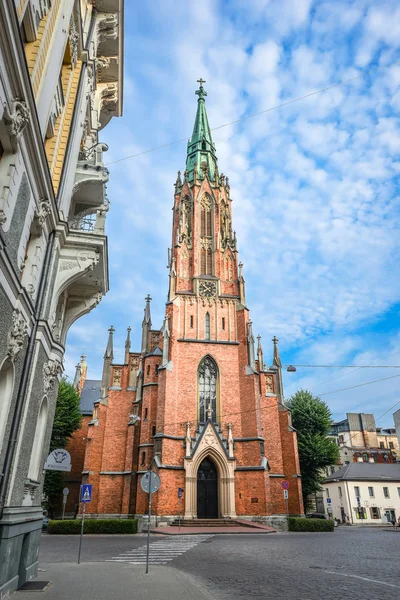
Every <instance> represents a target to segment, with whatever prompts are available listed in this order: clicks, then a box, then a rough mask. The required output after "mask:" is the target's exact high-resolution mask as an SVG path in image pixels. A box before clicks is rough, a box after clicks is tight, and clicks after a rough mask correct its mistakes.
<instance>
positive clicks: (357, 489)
mask: <svg viewBox="0 0 400 600" xmlns="http://www.w3.org/2000/svg"><path fill="white" fill-rule="evenodd" d="M354 494H355V496H356V498H359V497H360V488H359V486H358V485H355V486H354Z"/></svg>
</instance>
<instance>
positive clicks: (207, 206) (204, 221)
mask: <svg viewBox="0 0 400 600" xmlns="http://www.w3.org/2000/svg"><path fill="white" fill-rule="evenodd" d="M211 208H212V203H211V198H210V197H209V196H204V197H203V198H202V199H201V203H200V235H201V236H202V237H211V236H212V231H211V224H212V219H211Z"/></svg>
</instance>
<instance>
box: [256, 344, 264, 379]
mask: <svg viewBox="0 0 400 600" xmlns="http://www.w3.org/2000/svg"><path fill="white" fill-rule="evenodd" d="M257 342H258V343H257V359H258V370H259V371H260V372H261V371H264V353H263V349H262V346H261V335H258V336H257Z"/></svg>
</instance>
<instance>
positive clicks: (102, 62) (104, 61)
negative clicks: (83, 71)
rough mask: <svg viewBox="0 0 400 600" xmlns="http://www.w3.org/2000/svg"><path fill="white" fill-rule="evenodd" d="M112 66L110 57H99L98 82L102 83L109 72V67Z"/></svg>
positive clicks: (97, 62) (97, 66) (97, 65)
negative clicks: (106, 72)
mask: <svg viewBox="0 0 400 600" xmlns="http://www.w3.org/2000/svg"><path fill="white" fill-rule="evenodd" d="M110 64H111V58H109V57H108V56H99V57H98V58H97V61H96V76H97V81H102V80H103V77H104V74H105V71H107V69H108V67H109V66H110Z"/></svg>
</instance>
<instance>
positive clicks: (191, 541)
mask: <svg viewBox="0 0 400 600" xmlns="http://www.w3.org/2000/svg"><path fill="white" fill-rule="evenodd" d="M212 537H213V534H209V535H207V534H204V535H184V536H182V535H181V536H179V535H177V536H171V537H170V538H169V539H167V540H165V539H163V540H158V541H156V542H151V543H150V552H149V563H150V564H151V565H165V564H167V563H168V562H171V561H172V560H174V558H176V557H178V556H180V555H181V554H184V553H185V552H188V550H191V549H192V548H194V547H195V546H197V544H200V543H201V542H204V541H206V540H209V538H212ZM146 552H147V546H146V544H145V545H143V546H140V547H139V548H134V549H132V550H126V551H125V552H121V554H118V556H113V557H112V558H109V559H107V560H106V562H124V563H129V564H133V565H142V564H143V563H145V562H146Z"/></svg>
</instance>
